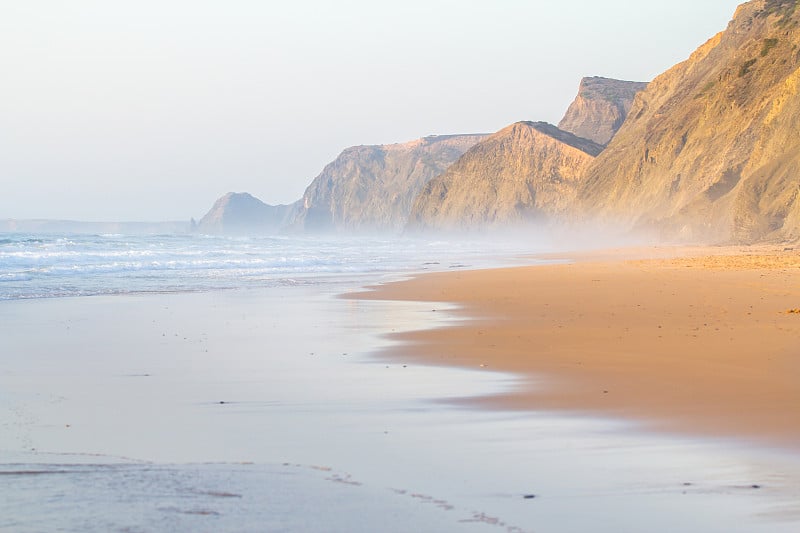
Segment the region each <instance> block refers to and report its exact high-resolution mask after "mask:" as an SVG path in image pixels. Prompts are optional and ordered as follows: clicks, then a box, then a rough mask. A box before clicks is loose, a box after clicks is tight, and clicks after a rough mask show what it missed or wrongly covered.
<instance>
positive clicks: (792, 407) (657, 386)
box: [351, 247, 800, 449]
mask: <svg viewBox="0 0 800 533" xmlns="http://www.w3.org/2000/svg"><path fill="white" fill-rule="evenodd" d="M643 257H647V258H646V259H643ZM551 258H554V257H552V256H551ZM567 259H570V260H572V261H574V262H572V263H568V264H553V265H544V266H532V267H521V268H507V269H495V270H476V271H463V272H445V273H435V274H426V275H423V276H420V277H417V278H414V279H412V280H408V281H401V282H396V283H390V284H386V285H383V286H380V287H377V288H375V290H374V291H372V292H368V293H361V294H358V295H351V297H357V298H368V299H388V300H414V301H430V302H452V303H455V304H457V305H458V306H459V307H460V308H461V310H460V311H459V313H462V314H464V315H465V316H466V317H469V318H470V319H471V320H468V321H466V322H459V323H457V325H453V326H447V327H442V328H437V329H431V330H423V331H414V332H408V333H403V334H400V335H399V338H400V339H401V340H404V341H405V343H403V345H401V346H400V347H399V348H393V349H392V350H393V353H390V354H388V356H389V357H403V358H404V360H407V359H408V358H409V357H411V358H413V359H414V360H415V361H416V362H419V363H425V364H436V365H455V366H460V367H468V368H475V369H486V370H495V371H503V372H515V373H518V374H520V375H522V376H525V377H527V378H530V379H524V380H523V381H522V382H521V383H522V384H521V385H520V387H518V388H517V390H513V391H511V392H508V393H506V394H503V395H499V396H492V397H488V398H487V397H483V398H475V399H473V400H470V401H474V402H478V403H479V404H481V405H484V406H491V407H498V408H504V409H508V408H511V409H526V410H569V411H573V412H581V413H592V414H594V413H596V414H605V415H612V416H621V417H627V418H633V419H637V420H639V421H641V422H644V423H645V424H646V425H647V426H648V427H651V428H656V429H661V430H667V431H682V432H693V433H696V434H703V435H709V436H738V437H743V438H746V439H749V440H753V441H762V442H766V443H770V444H777V445H782V446H788V447H792V448H795V449H797V448H798V447H800V313H798V309H800V252H798V251H795V250H793V249H788V248H786V249H785V248H783V247H774V248H769V247H760V248H705V249H698V248H695V249H670V248H658V249H656V248H654V249H646V250H641V249H640V250H624V251H610V252H604V253H594V254H583V255H580V256H579V255H573V256H572V257H568V258H567ZM409 354H410V355H409Z"/></svg>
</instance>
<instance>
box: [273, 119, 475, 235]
mask: <svg viewBox="0 0 800 533" xmlns="http://www.w3.org/2000/svg"><path fill="white" fill-rule="evenodd" d="M485 137H486V135H481V134H476V135H445V136H431V137H424V138H422V139H419V140H416V141H412V142H408V143H403V144H388V145H380V146H355V147H352V148H348V149H346V150H344V151H343V152H342V153H341V154H340V155H339V157H337V158H336V160H335V161H333V162H332V163H330V164H329V165H327V166H326V167H325V168H324V169H323V171H322V173H321V174H320V175H319V176H317V177H316V178H315V179H314V181H313V182H312V183H311V185H309V186H308V188H307V189H306V191H305V194H304V195H303V199H302V201H301V203H300V205H299V207H298V209H297V210H296V211H295V212H294V213H293V214H292V217H291V220H289V221H288V223H287V225H288V229H289V230H291V231H303V232H350V233H353V232H394V233H397V232H399V231H400V230H401V229H402V228H403V226H404V225H405V223H406V221H407V220H408V214H409V212H410V210H411V204H412V202H413V200H414V198H415V197H416V195H417V193H418V192H419V191H420V189H422V187H423V186H424V185H425V184H426V183H427V182H428V181H429V180H430V179H431V178H433V177H434V176H437V175H439V174H441V173H442V172H444V171H445V169H446V168H447V167H449V166H450V165H451V164H452V163H453V162H454V161H456V160H457V159H458V158H459V157H460V156H461V155H462V154H463V153H464V152H466V151H467V150H468V149H469V148H471V147H472V146H474V145H475V144H476V143H477V142H479V141H480V140H482V139H484V138H485Z"/></svg>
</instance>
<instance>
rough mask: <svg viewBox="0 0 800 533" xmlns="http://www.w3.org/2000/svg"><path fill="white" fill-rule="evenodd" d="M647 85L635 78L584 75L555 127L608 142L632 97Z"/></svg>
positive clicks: (627, 109) (619, 123) (631, 102)
mask: <svg viewBox="0 0 800 533" xmlns="http://www.w3.org/2000/svg"><path fill="white" fill-rule="evenodd" d="M646 87H647V83H644V82H638V81H622V80H612V79H609V78H601V77H599V76H594V77H591V78H583V79H582V80H581V83H580V86H579V87H578V95H577V96H576V97H575V100H574V101H573V102H572V104H570V106H569V108H568V109H567V112H566V114H565V115H564V118H562V119H561V122H559V123H558V127H559V128H560V129H562V130H564V131H568V132H570V133H573V134H575V135H577V136H578V137H583V138H584V139H590V140H592V141H594V142H596V143H597V144H602V145H605V144H608V142H609V141H610V140H611V138H612V137H614V134H616V133H617V130H619V128H620V126H622V123H623V122H624V121H625V118H626V117H627V116H628V112H629V111H630V108H631V105H632V104H633V98H634V97H635V96H636V94H637V93H638V92H640V91H642V90H644V89H645V88H646Z"/></svg>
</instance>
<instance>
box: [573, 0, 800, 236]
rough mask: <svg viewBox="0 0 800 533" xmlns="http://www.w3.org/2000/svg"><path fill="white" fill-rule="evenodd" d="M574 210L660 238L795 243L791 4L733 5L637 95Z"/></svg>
mask: <svg viewBox="0 0 800 533" xmlns="http://www.w3.org/2000/svg"><path fill="white" fill-rule="evenodd" d="M576 212H578V213H589V214H590V215H591V216H594V217H599V218H601V219H603V220H606V221H613V222H615V223H619V224H622V225H624V226H625V227H637V228H649V229H652V230H654V231H657V232H659V233H660V234H661V235H662V236H666V237H670V238H676V237H677V238H685V239H691V240H699V239H702V240H710V241H722V240H735V241H739V242H753V241H759V240H783V239H791V240H794V239H798V238H800V7H798V1H797V0H753V1H751V2H747V3H746V4H743V5H741V6H740V7H739V8H738V9H737V11H736V14H735V16H734V19H733V20H732V21H731V22H730V24H729V26H728V28H727V29H726V30H725V31H724V32H722V33H720V34H718V35H716V36H715V37H713V38H712V39H711V40H709V41H708V42H707V43H706V44H705V45H703V46H702V47H700V48H699V49H698V50H697V51H696V52H695V53H694V54H693V55H692V56H691V57H690V58H689V59H688V60H687V61H685V62H683V63H681V64H679V65H677V66H675V67H673V68H672V69H670V70H669V71H667V72H666V73H664V74H662V75H661V76H659V77H658V78H656V79H655V80H654V81H653V82H652V83H650V84H649V86H648V87H647V89H646V90H644V91H643V92H641V93H639V94H638V95H637V97H636V99H635V101H634V104H633V106H632V108H631V111H630V114H629V116H628V119H627V121H626V122H625V123H624V125H623V126H622V128H621V129H620V130H619V132H618V133H617V134H616V136H615V137H614V139H613V140H612V141H611V143H610V144H609V146H608V148H607V149H606V150H605V151H604V152H603V153H602V154H601V155H600V156H599V157H598V158H597V160H596V161H595V162H594V164H593V165H592V166H591V168H590V169H589V170H588V172H587V173H586V180H585V182H584V184H583V186H582V187H581V190H580V192H579V201H578V202H577V204H576Z"/></svg>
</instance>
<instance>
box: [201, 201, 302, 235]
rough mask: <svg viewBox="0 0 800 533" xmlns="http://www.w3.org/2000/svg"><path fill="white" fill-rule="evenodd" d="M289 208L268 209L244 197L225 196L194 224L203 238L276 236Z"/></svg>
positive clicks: (284, 206)
mask: <svg viewBox="0 0 800 533" xmlns="http://www.w3.org/2000/svg"><path fill="white" fill-rule="evenodd" d="M292 209H293V206H292V205H277V206H275V205H268V204H265V203H264V202H262V201H261V200H259V199H258V198H255V197H254V196H252V195H250V194H248V193H234V192H229V193H228V194H226V195H225V196H223V197H222V198H220V199H219V200H217V201H216V202H215V203H214V205H213V207H211V209H210V210H209V212H208V213H206V215H205V216H204V217H203V218H202V219H200V222H198V223H197V227H196V231H199V232H201V233H207V234H234V235H236V234H265V233H277V232H279V231H280V230H281V229H282V228H283V227H284V225H285V224H286V219H287V217H288V216H289V214H290V213H291V211H292Z"/></svg>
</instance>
